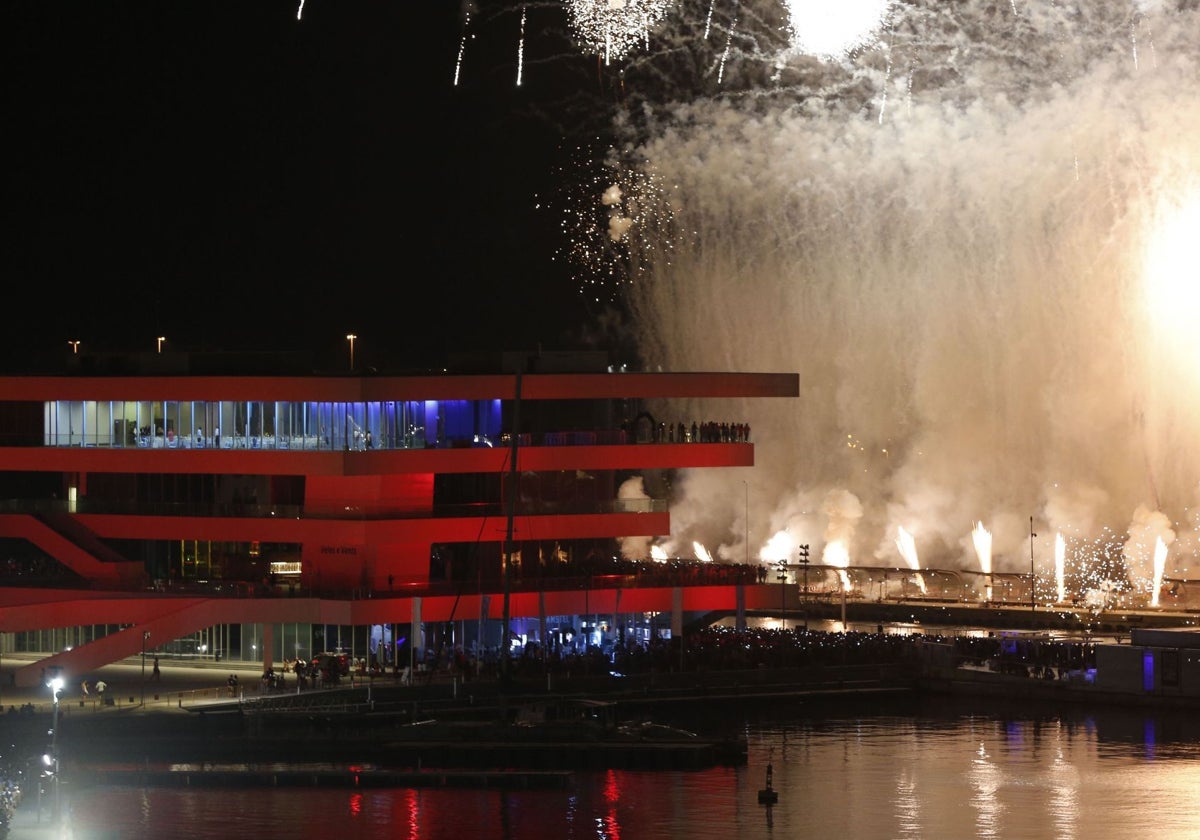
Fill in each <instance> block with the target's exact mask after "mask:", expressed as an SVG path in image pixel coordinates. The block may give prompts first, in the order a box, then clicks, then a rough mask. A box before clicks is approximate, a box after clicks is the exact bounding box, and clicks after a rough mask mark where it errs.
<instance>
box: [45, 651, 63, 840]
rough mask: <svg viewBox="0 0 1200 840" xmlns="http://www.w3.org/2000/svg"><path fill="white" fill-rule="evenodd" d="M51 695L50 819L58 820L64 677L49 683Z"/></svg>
mask: <svg viewBox="0 0 1200 840" xmlns="http://www.w3.org/2000/svg"><path fill="white" fill-rule="evenodd" d="M48 685H49V686H50V695H51V697H52V698H53V699H54V723H53V724H52V725H51V727H52V728H51V729H50V760H49V762H48V764H49V765H50V767H52V768H53V772H54V804H53V805H52V806H51V807H52V810H51V812H50V821H51V822H58V814H59V801H60V800H59V785H58V701H59V698H61V697H62V687H63V678H62V677H61V676H58V675H56V676H54V677H51V678H50V682H49V683H48Z"/></svg>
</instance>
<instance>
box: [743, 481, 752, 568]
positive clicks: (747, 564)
mask: <svg viewBox="0 0 1200 840" xmlns="http://www.w3.org/2000/svg"><path fill="white" fill-rule="evenodd" d="M742 486H743V487H745V488H746V566H747V568H749V566H750V482H748V481H744V480H743V481H742Z"/></svg>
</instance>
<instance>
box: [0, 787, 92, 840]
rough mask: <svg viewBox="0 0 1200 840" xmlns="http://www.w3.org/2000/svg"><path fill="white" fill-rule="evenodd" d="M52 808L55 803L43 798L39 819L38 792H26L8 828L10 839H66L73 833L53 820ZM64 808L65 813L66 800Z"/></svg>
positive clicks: (63, 804)
mask: <svg viewBox="0 0 1200 840" xmlns="http://www.w3.org/2000/svg"><path fill="white" fill-rule="evenodd" d="M52 808H53V803H52V802H50V801H47V800H46V799H45V798H43V799H42V813H41V816H40V819H39V815H38V796H37V793H36V792H35V793H31V794H26V795H25V797H24V799H22V800H21V804H20V805H19V806H18V807H17V811H16V813H15V814H13V820H12V824H11V825H10V826H9V830H8V840H60V838H62V840H66V838H68V837H70V836H71V835H70V834H67V833H66V827H65V826H63V827H61V828H60V826H57V825H55V824H54V823H52V822H51V814H52ZM62 808H63V812H64V813H65V812H66V810H67V804H66V801H65V800H64V801H63V803H62ZM114 840H115V838H114Z"/></svg>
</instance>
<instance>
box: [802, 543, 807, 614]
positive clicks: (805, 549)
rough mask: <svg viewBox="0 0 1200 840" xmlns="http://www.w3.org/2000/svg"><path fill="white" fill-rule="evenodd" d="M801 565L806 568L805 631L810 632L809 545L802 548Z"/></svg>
mask: <svg viewBox="0 0 1200 840" xmlns="http://www.w3.org/2000/svg"><path fill="white" fill-rule="evenodd" d="M800 565H801V566H803V567H804V629H805V630H808V543H805V544H804V545H802V546H800Z"/></svg>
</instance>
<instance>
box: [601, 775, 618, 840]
mask: <svg viewBox="0 0 1200 840" xmlns="http://www.w3.org/2000/svg"><path fill="white" fill-rule="evenodd" d="M621 781H622V777H621V776H620V775H618V774H617V773H616V772H614V771H612V770H609V771H608V772H607V773H605V774H604V801H605V803H607V804H608V806H609V807H608V811H607V813H605V814H604V816H603V817H601V818H600V820H599V822H600V825H601V827H602V830H603V831H604V834H603V837H604V838H605V840H621V822H620V820H618V819H617V805H618V804H619V803H620V801H621V793H622V790H621Z"/></svg>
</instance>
